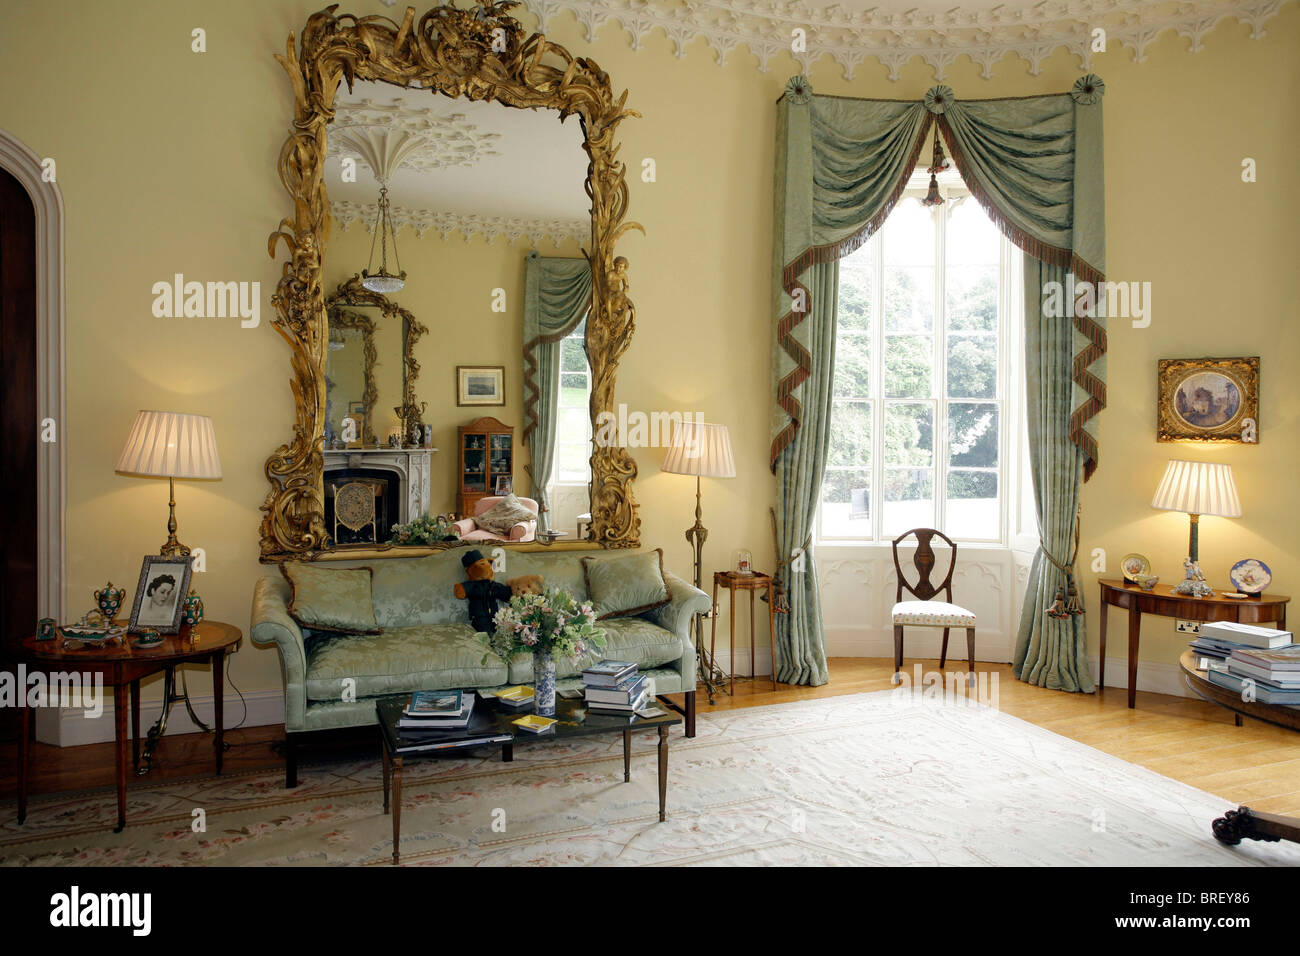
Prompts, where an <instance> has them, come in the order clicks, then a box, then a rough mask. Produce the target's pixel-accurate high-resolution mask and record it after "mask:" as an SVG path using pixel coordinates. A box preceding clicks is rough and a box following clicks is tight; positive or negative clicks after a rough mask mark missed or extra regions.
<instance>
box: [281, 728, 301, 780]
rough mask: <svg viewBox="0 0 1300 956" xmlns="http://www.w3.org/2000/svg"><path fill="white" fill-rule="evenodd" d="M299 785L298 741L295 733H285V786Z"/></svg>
mask: <svg viewBox="0 0 1300 956" xmlns="http://www.w3.org/2000/svg"><path fill="white" fill-rule="evenodd" d="M296 786H298V741H297V739H296V738H295V737H294V735H293V734H285V735H284V788H285V789H286V790H292V789H293V788H294V787H296Z"/></svg>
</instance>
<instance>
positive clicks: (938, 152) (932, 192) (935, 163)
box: [921, 130, 948, 206]
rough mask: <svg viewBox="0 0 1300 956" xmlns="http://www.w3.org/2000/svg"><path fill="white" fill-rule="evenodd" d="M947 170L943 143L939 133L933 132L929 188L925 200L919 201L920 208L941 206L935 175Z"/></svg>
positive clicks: (941, 198) (941, 199)
mask: <svg viewBox="0 0 1300 956" xmlns="http://www.w3.org/2000/svg"><path fill="white" fill-rule="evenodd" d="M947 168H948V160H947V158H946V157H945V156H944V155H943V141H942V139H941V138H940V136H939V131H938V130H935V131H934V155H933V156H932V157H931V160H930V169H929V170H928V172H929V173H930V188H929V189H928V190H927V191H926V194H925V198H924V199H922V200H921V205H922V206H942V205H943V196H941V195H939V180H938V178H937V177H936V174H937V173H941V172H943V171H944V170H945V169H947Z"/></svg>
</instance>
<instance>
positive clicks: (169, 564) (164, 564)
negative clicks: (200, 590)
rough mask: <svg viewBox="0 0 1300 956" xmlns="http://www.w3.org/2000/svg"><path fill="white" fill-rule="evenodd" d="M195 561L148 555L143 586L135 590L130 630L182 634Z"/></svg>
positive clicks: (145, 561)
mask: <svg viewBox="0 0 1300 956" xmlns="http://www.w3.org/2000/svg"><path fill="white" fill-rule="evenodd" d="M191 560H192V559H191V558H190V557H189V556H188V555H186V556H185V557H171V556H165V555H158V554H150V555H146V556H145V559H144V564H142V565H141V566H140V583H139V584H137V585H136V588H135V603H134V604H133V605H132V607H131V623H130V626H129V627H128V630H129V631H130V632H131V633H133V634H138V633H140V632H141V631H144V630H155V631H157V632H158V633H159V634H178V633H180V629H181V616H182V613H183V612H184V610H185V595H187V594H189V593H190V570H191V565H190V562H191Z"/></svg>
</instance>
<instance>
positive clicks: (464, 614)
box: [374, 548, 469, 690]
mask: <svg viewBox="0 0 1300 956" xmlns="http://www.w3.org/2000/svg"><path fill="white" fill-rule="evenodd" d="M464 553H465V551H464V549H462V548H449V549H448V550H446V551H440V552H438V553H437V554H430V555H427V556H426V557H423V558H394V559H391V560H387V561H376V562H375V584H374V600H375V617H376V618H377V619H378V621H379V623H380V625H381V626H383V627H384V628H385V629H388V628H390V627H413V626H415V625H417V624H461V623H463V624H465V625H466V626H468V625H469V605H468V604H467V603H466V602H465V601H462V600H460V599H459V598H457V597H456V595H455V594H453V593H452V588H453V587H455V586H456V584H457V583H459V582H461V581H464V580H465V569H464V568H463V567H461V563H460V556H461V555H462V554H464ZM430 690H436V688H430Z"/></svg>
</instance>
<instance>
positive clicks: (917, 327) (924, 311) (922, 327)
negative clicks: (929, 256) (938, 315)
mask: <svg viewBox="0 0 1300 956" xmlns="http://www.w3.org/2000/svg"><path fill="white" fill-rule="evenodd" d="M884 282H885V331H886V332H931V331H933V330H934V268H933V267H932V266H922V267H919V266H885V277H884Z"/></svg>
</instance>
